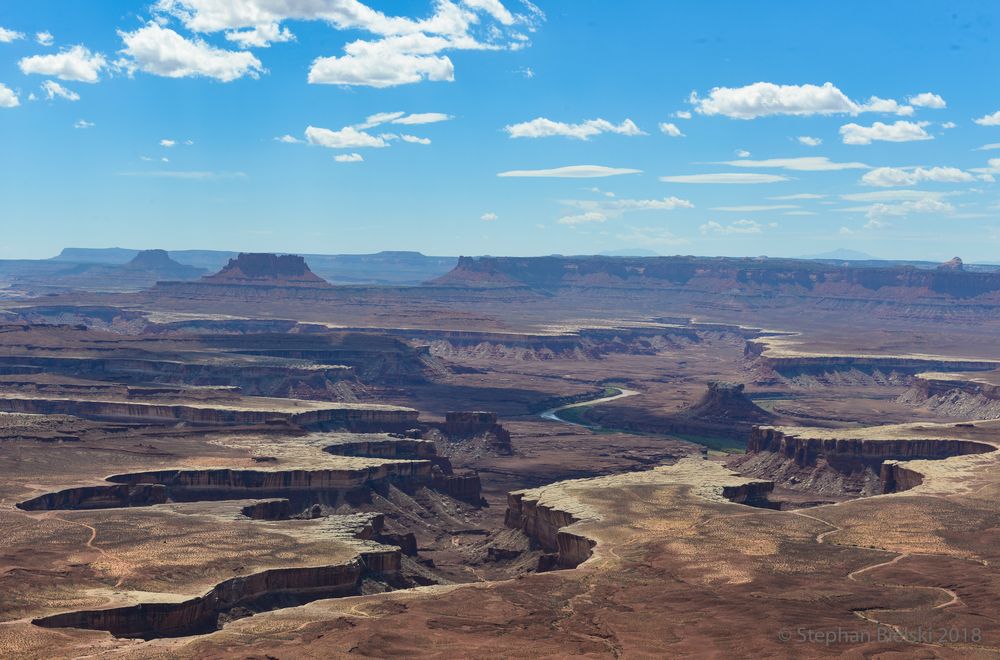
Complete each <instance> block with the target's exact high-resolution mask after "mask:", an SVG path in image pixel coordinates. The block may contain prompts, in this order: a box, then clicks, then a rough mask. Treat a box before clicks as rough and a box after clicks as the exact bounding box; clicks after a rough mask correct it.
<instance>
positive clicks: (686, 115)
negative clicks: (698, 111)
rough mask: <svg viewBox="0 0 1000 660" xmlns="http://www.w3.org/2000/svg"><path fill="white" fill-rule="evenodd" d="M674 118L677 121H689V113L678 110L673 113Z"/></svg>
mask: <svg viewBox="0 0 1000 660" xmlns="http://www.w3.org/2000/svg"><path fill="white" fill-rule="evenodd" d="M674 117H676V118H677V119H691V113H690V112H688V111H687V110H678V111H677V112H675V113H674Z"/></svg>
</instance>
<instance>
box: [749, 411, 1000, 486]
mask: <svg viewBox="0 0 1000 660" xmlns="http://www.w3.org/2000/svg"><path fill="white" fill-rule="evenodd" d="M994 450H995V449H994V447H992V446H991V445H988V444H985V443H981V442H975V441H970V440H954V439H943V438H942V439H866V438H849V437H848V438H843V437H841V438H830V437H807V436H805V435H800V434H789V433H786V432H785V431H782V430H780V429H777V428H773V427H755V428H754V429H753V432H752V433H751V435H750V440H749V442H748V444H747V458H746V459H744V461H743V463H744V465H745V466H747V465H749V466H751V468H752V466H753V465H754V464H755V463H756V464H757V465H758V466H762V467H763V468H764V470H765V471H770V472H771V473H772V475H770V476H773V474H774V473H775V472H779V471H780V472H783V473H784V474H785V475H790V477H791V480H790V482H789V483H786V484H785V485H787V486H790V487H793V488H794V487H795V486H796V485H797V484H800V483H802V482H804V481H812V482H821V481H823V478H822V475H818V474H816V472H818V471H832V472H835V473H839V474H840V475H842V476H845V475H846V476H847V477H850V478H852V479H853V481H854V482H856V483H854V485H853V487H855V488H856V489H857V490H858V491H859V492H860V494H872V493H871V492H865V490H866V488H865V486H864V485H862V484H860V482H861V481H864V480H865V479H866V477H865V474H866V473H868V474H870V475H877V477H878V492H882V493H889V492H896V491H898V490H905V489H908V488H912V487H913V486H914V485H918V484H919V483H921V480H922V478H921V477H920V475H919V474H918V473H916V472H915V471H912V470H909V469H908V468H906V467H905V462H906V461H912V460H941V459H946V458H951V457H953V456H964V455H968V454H984V453H987V452H991V451H994ZM768 453H771V454H775V455H777V456H779V457H781V458H783V459H785V460H786V461H788V462H791V463H794V464H795V465H796V466H797V467H798V468H802V469H803V470H800V471H797V472H794V471H793V472H789V471H788V470H787V469H786V468H784V467H783V466H781V465H780V461H779V463H778V464H774V463H773V462H764V463H761V462H759V461H754V457H755V455H757V456H759V455H764V454H768ZM755 474H756V475H757V476H769V475H767V474H764V473H760V472H755ZM827 481H831V480H830V479H828V480H827ZM839 483H844V482H843V481H841V482H839ZM867 488H868V489H870V488H871V486H868V487H867Z"/></svg>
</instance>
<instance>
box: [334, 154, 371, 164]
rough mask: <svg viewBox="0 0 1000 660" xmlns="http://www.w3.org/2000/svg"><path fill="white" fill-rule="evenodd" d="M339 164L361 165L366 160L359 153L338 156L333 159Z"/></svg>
mask: <svg viewBox="0 0 1000 660" xmlns="http://www.w3.org/2000/svg"><path fill="white" fill-rule="evenodd" d="M333 159H334V160H335V161H337V162H338V163H360V162H361V161H363V160H364V159H365V158H364V156H362V155H361V154H359V153H350V154H337V155H336V156H334V157H333Z"/></svg>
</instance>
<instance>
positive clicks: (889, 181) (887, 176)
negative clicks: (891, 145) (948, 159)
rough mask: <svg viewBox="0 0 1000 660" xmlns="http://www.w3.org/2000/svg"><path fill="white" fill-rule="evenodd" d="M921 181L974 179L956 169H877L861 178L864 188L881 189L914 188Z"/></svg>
mask: <svg viewBox="0 0 1000 660" xmlns="http://www.w3.org/2000/svg"><path fill="white" fill-rule="evenodd" d="M923 181H935V182H943V183H963V182H967V181H975V177H974V176H972V175H971V174H969V173H968V172H963V171H962V170H960V169H958V168H957V167H930V168H924V167H907V168H901V167H877V168H875V169H873V170H871V171H870V172H866V173H865V175H864V176H862V177H861V183H863V184H865V185H866V186H880V187H883V188H891V187H894V186H915V185H917V184H918V183H921V182H923Z"/></svg>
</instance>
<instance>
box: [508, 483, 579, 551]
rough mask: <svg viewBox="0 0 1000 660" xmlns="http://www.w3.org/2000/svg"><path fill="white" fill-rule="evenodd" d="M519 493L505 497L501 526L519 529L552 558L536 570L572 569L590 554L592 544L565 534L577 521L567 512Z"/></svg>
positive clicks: (577, 536) (570, 533)
mask: <svg viewBox="0 0 1000 660" xmlns="http://www.w3.org/2000/svg"><path fill="white" fill-rule="evenodd" d="M525 495H526V493H525V492H523V491H519V492H514V493H509V494H508V495H507V512H506V514H505V516H504V524H505V525H507V527H511V528H513V529H519V530H521V531H522V532H523V533H524V534H525V535H526V536H527V537H528V538H530V539H531V540H532V541H534V542H535V543H538V544H539V545H540V546H541V547H542V549H543V550H545V551H546V552H548V553H552V554H554V555H555V557H554V559H551V560H550V561H549V562H546V563H547V564H548V565H546V563H540V564H539V568H576V567H577V566H579V565H580V564H582V563H583V562H585V561H587V560H588V559H589V558H590V556H591V555H592V554H593V548H594V546H595V545H596V542H595V541H593V540H592V539H588V538H586V537H584V536H581V535H579V534H574V533H572V532H569V531H566V530H565V529H564V528H565V527H569V526H570V525H572V524H573V523H575V522H578V519H577V518H575V517H574V516H573V515H572V514H571V513H569V512H567V511H560V510H559V509H555V508H552V507H548V506H546V505H544V504H541V503H540V502H539V501H538V500H537V499H534V498H532V497H526V496H525Z"/></svg>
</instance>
